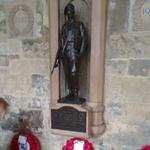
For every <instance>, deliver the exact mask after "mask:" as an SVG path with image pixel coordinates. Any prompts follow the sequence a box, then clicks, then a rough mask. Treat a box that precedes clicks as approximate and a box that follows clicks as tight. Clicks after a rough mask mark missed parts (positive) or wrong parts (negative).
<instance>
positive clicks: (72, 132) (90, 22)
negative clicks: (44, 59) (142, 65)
mask: <svg viewBox="0 0 150 150" xmlns="http://www.w3.org/2000/svg"><path fill="white" fill-rule="evenodd" d="M68 2H69V0H67V1H66V0H50V1H49V21H50V36H49V37H50V42H49V43H50V66H51V69H52V66H53V63H54V59H55V56H56V52H57V49H58V39H59V31H60V28H61V26H62V24H63V23H64V15H63V12H64V8H65V6H66V4H67V3H68ZM106 3H107V2H106V0H97V1H96V0H94V1H93V0H84V1H81V0H74V1H73V4H74V6H75V10H76V19H77V20H81V21H82V22H84V24H85V27H86V29H87V31H88V50H87V51H88V52H87V54H86V56H85V57H84V59H83V61H82V64H81V68H80V69H82V72H81V71H80V73H79V74H80V91H79V92H80V93H79V95H81V96H83V97H85V98H86V103H84V104H82V105H77V104H64V103H58V102H57V101H58V99H59V97H60V95H61V96H63V95H65V94H66V92H67V91H66V89H65V88H64V87H65V86H64V84H65V79H64V75H63V72H62V71H61V69H60V70H59V68H56V69H55V71H54V73H53V75H51V77H50V78H51V89H50V90H51V104H50V108H51V131H52V133H53V134H61V135H69V136H80V137H89V136H98V135H101V134H102V133H103V132H104V131H105V123H104V119H103V113H104V104H103V94H104V52H105V26H106ZM63 114H64V115H63ZM72 118H74V119H72ZM67 121H68V122H67ZM69 122H70V123H69Z"/></svg>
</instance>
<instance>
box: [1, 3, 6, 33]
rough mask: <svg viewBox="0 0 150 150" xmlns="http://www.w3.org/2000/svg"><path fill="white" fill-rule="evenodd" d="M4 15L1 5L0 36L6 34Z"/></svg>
mask: <svg viewBox="0 0 150 150" xmlns="http://www.w3.org/2000/svg"><path fill="white" fill-rule="evenodd" d="M6 27H7V26H6V13H5V8H4V6H3V5H0V35H2V34H6V32H7V28H6Z"/></svg>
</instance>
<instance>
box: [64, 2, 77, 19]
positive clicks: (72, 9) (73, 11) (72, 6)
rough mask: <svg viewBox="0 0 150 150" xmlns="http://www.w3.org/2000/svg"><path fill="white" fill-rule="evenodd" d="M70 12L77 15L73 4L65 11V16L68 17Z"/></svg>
mask: <svg viewBox="0 0 150 150" xmlns="http://www.w3.org/2000/svg"><path fill="white" fill-rule="evenodd" d="M68 11H70V12H71V13H72V14H73V15H74V14H75V7H74V5H73V4H71V3H69V4H68V5H67V6H66V7H65V10H64V15H65V16H66V15H67V14H68Z"/></svg>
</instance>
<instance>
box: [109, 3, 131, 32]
mask: <svg viewBox="0 0 150 150" xmlns="http://www.w3.org/2000/svg"><path fill="white" fill-rule="evenodd" d="M129 7H130V1H129V0H125V1H120V0H109V8H108V33H109V34H113V33H116V32H127V31H128V20H129ZM120 16H121V17H120Z"/></svg>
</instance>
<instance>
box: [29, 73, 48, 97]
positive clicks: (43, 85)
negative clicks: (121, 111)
mask: <svg viewBox="0 0 150 150" xmlns="http://www.w3.org/2000/svg"><path fill="white" fill-rule="evenodd" d="M32 87H33V88H34V89H35V93H36V95H37V96H44V95H48V93H49V81H48V80H47V79H46V78H45V77H44V76H42V75H38V74H33V75H32Z"/></svg>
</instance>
